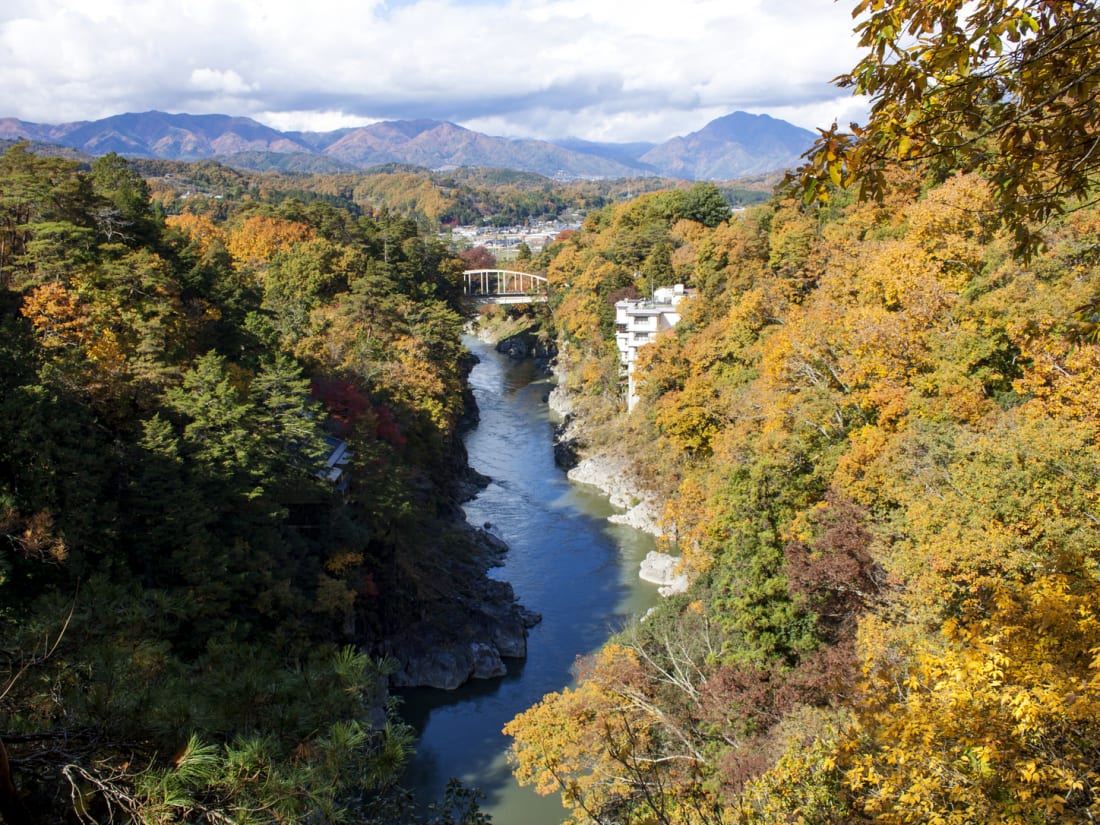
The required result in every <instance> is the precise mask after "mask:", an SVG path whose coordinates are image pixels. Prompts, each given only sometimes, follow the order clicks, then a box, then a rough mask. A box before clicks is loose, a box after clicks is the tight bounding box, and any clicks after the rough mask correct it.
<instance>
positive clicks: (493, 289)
mask: <svg viewBox="0 0 1100 825" xmlns="http://www.w3.org/2000/svg"><path fill="white" fill-rule="evenodd" d="M462 274H463V275H464V276H465V278H466V282H465V285H464V287H463V294H464V295H465V296H466V297H467V298H468V299H470V300H472V301H475V302H476V303H479V304H541V303H545V302H546V295H547V289H546V279H545V278H543V277H542V276H541V275H531V274H529V273H527V272H516V271H514V270H511V269H467V270H466V271H465V272H464V273H462Z"/></svg>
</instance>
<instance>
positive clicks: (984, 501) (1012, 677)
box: [505, 0, 1100, 825]
mask: <svg viewBox="0 0 1100 825" xmlns="http://www.w3.org/2000/svg"><path fill="white" fill-rule="evenodd" d="M856 15H857V19H858V21H859V22H858V27H859V28H858V30H859V31H860V32H861V33H862V36H863V45H864V46H865V47H866V48H867V50H868V51H867V57H866V59H865V60H864V61H863V62H862V63H861V64H860V65H859V66H858V67H857V68H856V69H855V70H854V71H853V73H852V74H851V75H850V76H848V77H846V78H845V79H844V81H845V82H846V84H847V85H850V86H853V87H854V88H855V89H856V90H857V91H860V92H863V93H866V94H868V95H869V96H870V97H871V99H872V101H873V106H872V114H871V118H870V120H869V122H868V123H867V124H865V125H864V126H863V127H860V128H858V129H857V130H856V131H854V132H852V133H842V132H840V131H838V130H837V129H836V128H835V127H834V128H833V129H832V130H826V131H823V132H822V137H821V140H820V141H819V142H818V144H817V147H816V148H815V149H814V150H812V152H811V153H810V156H809V157H808V162H807V165H806V167H804V168H803V169H801V170H799V171H798V172H797V173H796V174H794V175H792V176H791V178H790V179H789V182H788V184H787V185H785V186H783V187H781V188H780V189H778V190H777V193H776V195H775V197H774V198H773V199H772V200H771V201H770V202H769V203H767V204H765V205H761V206H755V207H751V208H749V209H747V210H745V211H742V212H739V213H738V214H735V215H730V214H729V211H728V210H726V212H725V214H723V213H722V208H721V204H720V203H719V201H718V199H717V198H716V197H715V194H716V192H711V193H710V195H709V196H708V195H707V193H706V191H705V188H706V187H705V186H701V187H697V189H696V190H691V191H690V193H689V194H691V195H692V198H691V199H690V200H689V199H688V197H687V195H686V194H685V193H683V192H660V193H651V194H646V195H643V196H642V197H640V198H638V199H636V200H635V201H633V202H630V203H627V204H622V205H612V206H608V207H605V208H603V209H601V210H598V211H595V212H592V213H590V214H589V215H588V217H587V219H586V221H585V223H584V226H583V228H582V230H581V231H579V232H577V233H575V234H573V235H571V236H570V237H568V238H565V239H561V240H559V242H558V243H557V244H556V245H555V246H553V247H552V248H550V249H548V250H546V251H545V252H544V253H543V256H542V259H541V261H540V263H541V264H542V265H543V266H544V267H545V271H546V273H547V275H548V276H549V278H550V279H551V285H552V286H553V287H554V291H553V293H552V295H553V302H554V313H555V323H556V324H557V328H558V330H559V331H560V335H561V338H562V342H563V346H562V353H563V354H562V359H563V369H562V373H563V374H564V375H565V376H567V378H566V383H567V385H568V388H569V389H570V391H571V392H572V394H573V398H574V401H575V405H576V410H577V415H578V417H579V418H581V419H582V420H584V421H586V422H588V425H589V427H588V439H589V442H590V443H589V445H588V446H589V448H590V449H597V450H604V451H617V452H618V453H620V454H621V455H623V456H626V457H629V458H633V459H635V465H636V472H637V474H638V476H639V478H640V479H641V480H642V481H643V482H644V483H645V484H646V485H647V486H648V487H649V489H651V490H652V491H653V492H654V493H655V495H656V497H658V498H659V499H661V500H663V501H665V502H666V506H665V510H664V522H663V523H664V531H665V534H666V537H665V542H666V544H667V545H668V548H669V550H670V551H671V552H673V553H676V554H678V555H679V556H680V558H681V562H680V563H681V566H682V569H683V570H684V571H686V572H687V573H688V575H689V578H690V580H691V585H690V588H689V590H688V592H687V593H685V594H683V595H679V596H673V597H670V598H668V599H666V600H665V601H664V602H662V604H661V606H660V608H659V609H658V610H657V611H656V612H655V613H653V614H651V615H649V616H647V617H646V618H645V619H644V620H641V621H636V622H634V623H633V624H631V625H629V626H628V627H626V628H625V629H624V630H623V631H622V632H621V633H619V634H618V635H617V636H616V637H615V638H614V639H613V640H612V641H611V642H610V643H608V644H607V645H606V646H605V647H604V648H603V649H602V650H601V651H600V652H599V653H597V654H595V655H593V656H590V657H587V658H584V659H582V660H580V661H578V663H577V682H576V684H575V685H573V686H571V687H568V688H565V689H563V690H561V691H559V692H556V693H552V694H549V695H547V696H546V697H545V698H544V699H543V700H542V701H541V702H540V703H539V704H537V705H536V706H534V707H532V708H531V709H529V710H527V711H526V712H524V713H523V714H521V715H519V716H518V717H516V718H515V719H514V720H513V721H512V722H510V723H509V724H508V726H507V727H506V729H505V731H506V733H508V734H509V735H510V736H511V737H513V755H514V759H515V773H516V776H517V777H518V778H519V779H520V781H522V782H524V783H528V784H531V785H533V786H535V787H536V788H537V789H538V790H539V791H541V792H544V793H549V792H560V793H561V795H562V799H563V803H564V805H565V807H566V809H567V811H568V812H569V816H570V821H571V822H577V823H584V822H597V823H666V824H669V823H693V824H694V823H746V825H747V823H806V825H809V824H810V823H814V825H840V824H841V823H884V824H885V825H893V824H895V823H896V824H897V825H901V823H928V824H929V825H932V824H933V823H934V824H935V825H948V823H950V824H951V825H963V823H1091V822H1095V821H1096V819H1097V817H1098V816H1100V747H1098V744H1097V743H1098V742H1100V568H1098V562H1100V556H1098V553H1097V551H1098V548H1100V449H1098V441H1097V438H1098V436H1100V345H1098V343H1097V333H1096V330H1097V306H1098V303H1100V299H1098V296H1100V210H1098V208H1097V203H1096V197H1095V196H1096V193H1097V191H1098V190H1097V188H1096V183H1097V173H1098V171H1100V158H1097V156H1096V152H1095V148H1096V142H1097V134H1098V132H1097V128H1098V123H1100V118H1098V114H1100V100H1098V95H1100V81H1098V79H1097V73H1096V71H1095V66H1096V59H1097V54H1098V53H1100V18H1098V14H1097V10H1096V9H1095V7H1094V6H1093V5H1091V4H1079V3H1038V2H1034V3H1013V4H1003V3H995V2H978V3H970V4H966V6H965V9H964V8H963V6H962V4H959V3H953V2H952V3H938V4H929V3H919V2H909V1H908V0H894V2H885V3H883V2H874V3H871V2H861V3H858V4H857V8H856ZM1052 90H1057V92H1054V91H1052ZM1040 158H1041V160H1039V159H1040ZM708 204H711V205H713V207H714V208H713V209H710V208H707V205H708ZM674 283H682V284H685V285H687V287H688V288H689V289H690V290H692V291H693V296H692V297H691V298H689V299H687V300H686V301H685V302H684V303H683V304H681V305H680V306H681V307H682V309H681V310H680V314H681V316H682V318H681V320H680V321H679V323H678V324H677V325H676V326H675V328H674V329H672V330H670V331H669V332H668V333H666V334H665V335H664V336H663V337H662V338H660V339H659V340H658V341H657V342H656V343H654V344H651V345H649V346H647V347H644V348H642V349H641V350H640V351H639V362H638V372H637V373H636V380H637V382H638V384H639V395H640V402H639V404H638V406H637V407H636V408H635V409H634V410H633V412H632V413H630V414H629V415H628V414H627V413H626V412H625V405H624V403H623V392H624V390H623V378H622V375H621V370H620V366H619V363H618V355H617V352H616V347H615V343H614V332H615V327H614V308H613V303H614V301H615V300H617V299H620V298H623V297H629V296H639V295H646V294H649V292H650V291H651V290H652V289H653V288H654V287H655V286H661V285H669V284H674Z"/></svg>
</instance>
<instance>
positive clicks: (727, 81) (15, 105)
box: [0, 0, 866, 142]
mask: <svg viewBox="0 0 1100 825" xmlns="http://www.w3.org/2000/svg"><path fill="white" fill-rule="evenodd" d="M852 5H854V0H836V2H834V0H661V2H654V1H653V0H2V3H0V117H15V118H18V119H20V120H27V121H31V122H35V123H64V122H70V121H77V120H95V119H98V118H102V117H107V116H109V115H114V114H122V113H125V112H144V111H148V110H150V109H157V110H160V111H166V112H174V113H176V112H186V113H190V114H227V115H235V116H246V117H252V118H254V119H256V120H258V121H260V122H262V123H265V124H267V125H269V126H273V127H275V128H277V129H282V130H306V131H327V130H330V129H336V128H341V127H345V126H359V125H366V124H368V123H372V122H376V121H379V120H399V119H413V118H430V119H434V120H448V121H451V122H454V123H458V124H460V125H462V126H465V127H467V128H470V129H474V130H477V131H480V132H484V133H487V134H491V135H501V136H507V137H535V138H542V139H557V138H564V137H578V138H583V139H586V140H596V141H623V142H625V141H652V142H660V141H664V140H667V139H668V138H671V137H674V136H677V135H683V134H687V133H689V132H692V131H695V130H697V129H699V128H701V127H702V126H704V125H705V124H706V123H708V122H709V121H710V120H713V119H714V118H717V117H721V116H723V115H727V114H730V113H731V112H734V111H739V110H740V111H747V112H753V113H757V114H769V115H772V116H773V117H778V118H782V119H783V120H787V121H790V122H791V123H794V124H796V125H798V126H802V127H805V128H808V129H812V128H815V127H818V126H820V127H827V126H828V125H829V124H830V123H832V122H833V120H834V119H835V120H837V121H839V122H840V123H841V125H844V126H846V125H847V124H848V122H849V121H852V120H856V121H859V120H862V119H864V118H865V117H866V107H865V103H864V102H863V101H861V100H859V99H856V98H853V97H852V96H851V95H850V93H849V92H848V91H846V90H844V89H839V88H837V87H835V86H834V85H833V84H832V83H831V80H832V79H833V78H834V77H836V76H837V75H839V74H841V73H842V72H845V71H847V70H849V69H851V68H852V67H853V66H854V65H855V64H856V62H857V61H858V50H857V47H856V41H855V36H854V35H853V34H852V18H851V7H852Z"/></svg>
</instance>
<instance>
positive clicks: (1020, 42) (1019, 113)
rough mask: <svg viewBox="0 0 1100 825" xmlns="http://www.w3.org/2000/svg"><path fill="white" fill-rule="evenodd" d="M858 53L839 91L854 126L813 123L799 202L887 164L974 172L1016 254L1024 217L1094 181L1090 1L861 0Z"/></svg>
mask: <svg viewBox="0 0 1100 825" xmlns="http://www.w3.org/2000/svg"><path fill="white" fill-rule="evenodd" d="M853 16H854V17H856V18H860V22H859V23H858V24H857V26H856V31H857V32H858V33H859V34H860V45H861V46H862V47H863V48H865V49H866V50H867V51H866V52H865V54H864V57H863V59H862V60H860V62H859V63H858V64H857V65H856V66H855V67H854V68H853V69H852V71H851V72H850V73H848V74H845V75H842V76H841V77H840V78H838V82H839V84H840V85H841V86H844V87H849V88H852V89H853V90H854V91H855V93H857V94H863V95H868V96H869V97H870V99H871V116H870V119H869V120H868V122H867V123H866V124H865V125H863V126H857V125H856V124H852V131H851V133H845V132H841V131H838V129H837V126H836V124H833V126H832V128H831V129H829V130H827V131H825V130H823V131H822V134H821V137H820V138H819V139H818V141H817V143H816V144H815V147H814V148H813V150H811V152H810V153H809V162H808V163H807V165H806V166H805V167H803V169H802V170H801V172H800V182H801V187H802V189H803V192H804V194H805V195H806V197H807V199H809V200H813V199H817V200H821V201H824V200H826V199H827V197H828V189H829V185H830V184H833V185H836V186H847V185H849V184H852V183H859V184H860V186H861V190H862V193H863V194H864V195H865V196H872V197H876V198H877V197H881V196H882V194H883V192H884V189H885V188H886V186H887V178H886V174H885V172H886V170H887V169H888V168H889V167H890V166H893V165H896V164H899V163H900V164H917V165H920V164H926V163H927V164H930V165H931V166H932V167H933V168H939V169H941V170H954V169H966V170H977V171H980V172H981V173H982V174H984V175H986V176H987V177H988V178H989V179H990V181H991V183H992V184H993V187H994V190H995V192H996V200H997V206H998V208H999V210H1000V211H1001V213H1002V217H1003V220H1004V223H1005V224H1006V225H1007V226H1008V227H1009V228H1011V229H1012V230H1014V232H1015V236H1016V243H1017V246H1018V248H1020V249H1022V250H1027V249H1033V248H1034V246H1035V244H1036V242H1037V237H1036V234H1035V231H1034V228H1033V226H1032V224H1033V223H1034V222H1044V221H1047V220H1048V219H1050V218H1051V217H1052V216H1055V215H1057V214H1059V213H1060V212H1062V211H1063V210H1065V209H1066V208H1067V207H1070V206H1072V205H1073V204H1074V203H1075V202H1077V201H1079V200H1082V199H1087V198H1088V197H1090V195H1091V193H1092V191H1093V188H1094V186H1095V184H1096V182H1097V179H1098V176H1100V151H1097V150H1098V148H1100V133H1098V132H1097V123H1098V122H1100V8H1098V7H1097V5H1096V4H1095V3H1091V2H1084V0H978V1H977V2H972V3H964V2H963V0H944V1H943V2H937V3H928V2H924V0H860V2H858V3H857V5H856V7H855V11H854V12H853Z"/></svg>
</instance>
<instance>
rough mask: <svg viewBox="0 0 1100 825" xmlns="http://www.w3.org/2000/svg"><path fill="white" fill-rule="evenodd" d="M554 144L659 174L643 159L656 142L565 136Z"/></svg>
mask: <svg viewBox="0 0 1100 825" xmlns="http://www.w3.org/2000/svg"><path fill="white" fill-rule="evenodd" d="M554 144H555V145H556V146H560V147H561V148H562V149H569V150H570V151H572V152H581V153H582V154H586V155H596V156H597V157H601V158H607V159H608V160H614V161H617V162H619V163H621V164H623V165H625V166H630V167H631V168H634V169H637V170H638V171H639V172H642V173H643V174H650V175H655V174H658V170H657V169H654V168H653V167H652V166H650V165H649V164H647V163H642V161H641V157H642V155H644V154H645V153H646V152H648V151H649V150H650V149H653V148H654V147H656V146H657V144H656V143H642V142H639V143H596V142H594V141H591V140H581V139H580V138H564V139H562V140H555V141H554Z"/></svg>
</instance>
